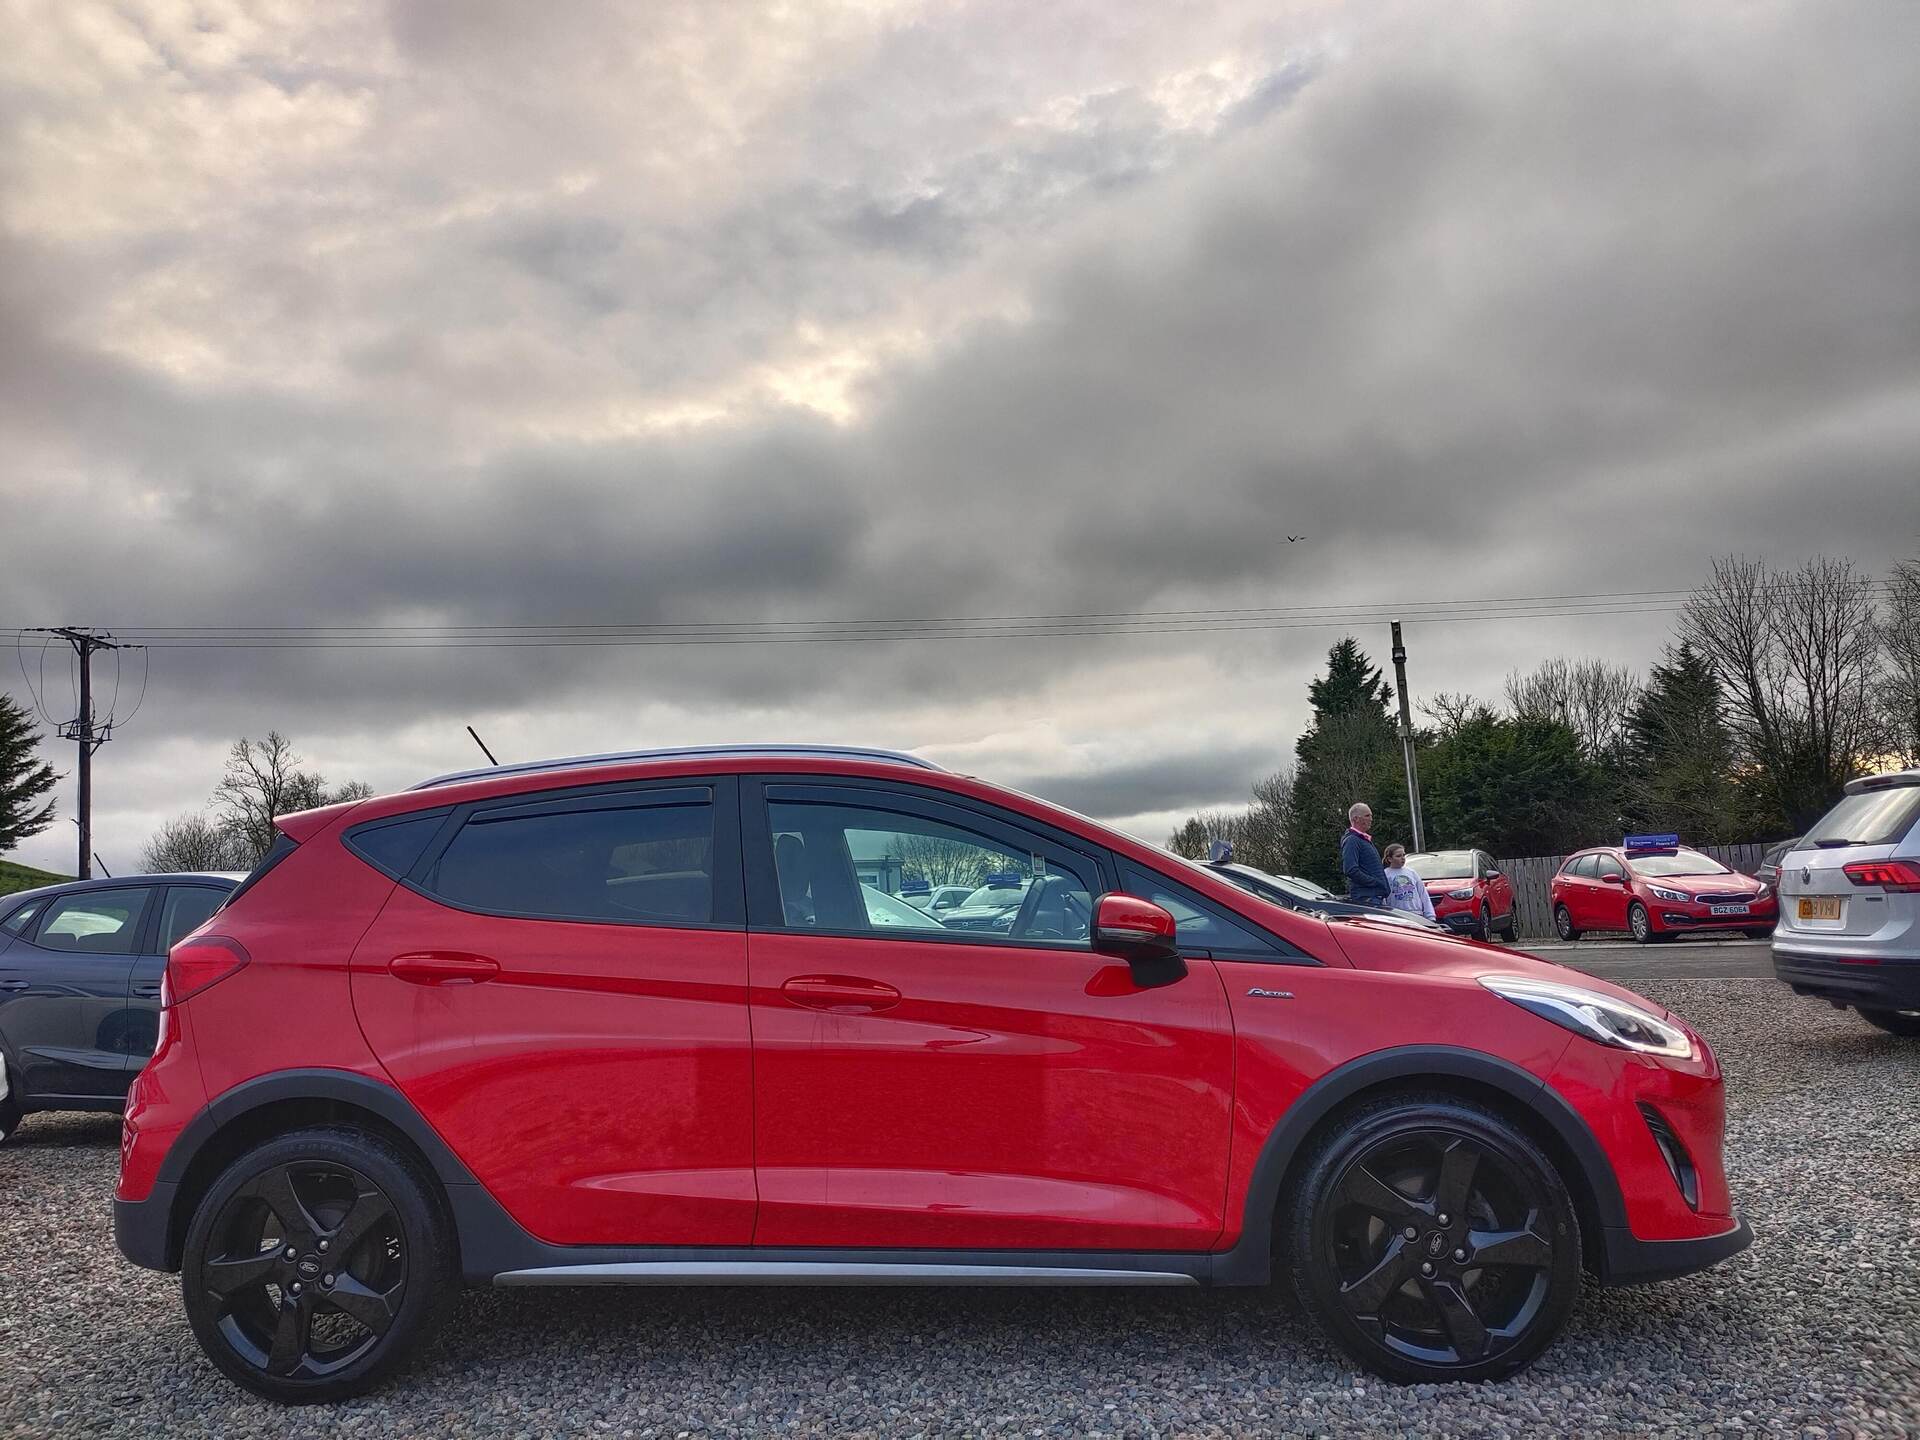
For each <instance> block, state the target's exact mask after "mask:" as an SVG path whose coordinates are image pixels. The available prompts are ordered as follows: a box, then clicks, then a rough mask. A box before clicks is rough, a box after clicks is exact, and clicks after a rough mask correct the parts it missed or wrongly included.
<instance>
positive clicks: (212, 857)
mask: <svg viewBox="0 0 1920 1440" xmlns="http://www.w3.org/2000/svg"><path fill="white" fill-rule="evenodd" d="M254 860H255V857H254V856H253V855H252V854H251V853H249V851H248V847H247V843H246V840H245V838H244V837H243V836H241V835H240V834H238V833H237V832H236V831H233V830H230V829H227V828H226V827H225V826H223V825H220V824H218V823H216V822H215V821H214V820H213V819H211V818H210V817H208V816H206V815H180V816H176V817H175V818H174V819H172V820H169V821H167V823H166V824H164V825H162V826H161V827H160V829H159V830H158V831H157V832H156V833H155V835H154V837H153V838H152V839H151V840H149V841H148V842H147V848H146V849H145V850H144V851H142V852H141V856H140V868H141V869H143V870H145V871H148V872H149V873H152V874H168V873H173V872H176V871H181V870H199V871H210V870H211V871H218V870H248V869H251V868H252V867H253V863H254Z"/></svg>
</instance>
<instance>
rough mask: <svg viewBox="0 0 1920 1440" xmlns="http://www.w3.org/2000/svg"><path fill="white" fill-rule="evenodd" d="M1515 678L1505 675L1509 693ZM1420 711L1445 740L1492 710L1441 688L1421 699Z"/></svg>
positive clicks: (1469, 696) (1480, 703)
mask: <svg viewBox="0 0 1920 1440" xmlns="http://www.w3.org/2000/svg"><path fill="white" fill-rule="evenodd" d="M1561 663H1562V664H1564V663H1565V662H1564V661H1562V662H1561ZM1516 678H1517V677H1515V676H1512V675H1509V676H1508V677H1507V691H1508V693H1509V694H1511V693H1512V691H1513V684H1514V680H1515V679H1516ZM1420 713H1421V714H1422V715H1424V716H1426V717H1427V719H1428V720H1430V721H1432V722H1433V728H1434V730H1435V731H1436V732H1437V733H1438V735H1439V737H1440V738H1441V739H1442V740H1446V739H1449V738H1451V737H1452V736H1455V735H1458V734H1459V733H1460V732H1461V730H1463V729H1464V728H1465V727H1466V725H1467V722H1468V721H1470V720H1473V719H1476V718H1478V717H1479V716H1481V715H1483V714H1484V715H1489V716H1491V715H1492V713H1493V712H1492V711H1491V710H1490V709H1488V708H1487V706H1486V704H1485V702H1483V701H1480V700H1476V699H1475V698H1474V697H1473V696H1471V695H1469V694H1467V692H1466V691H1464V690H1461V691H1452V690H1442V691H1441V692H1440V693H1439V694H1438V695H1435V696H1434V697H1433V698H1432V699H1430V700H1422V701H1421V702H1420Z"/></svg>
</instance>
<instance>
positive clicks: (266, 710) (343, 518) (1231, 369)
mask: <svg viewBox="0 0 1920 1440" xmlns="http://www.w3.org/2000/svg"><path fill="white" fill-rule="evenodd" d="M0 26H4V34H5V38H6V43H5V45H4V47H0V627H3V628H0V637H6V638H10V632H11V630H12V628H13V627H15V626H31V625H47V624H75V623H86V624H95V625H104V626H109V627H114V628H116V629H120V630H123V631H138V630H141V629H151V628H156V627H162V626H193V625H201V626H236V625H237V626H250V627H259V626H318V625H328V626H378V625H395V624H420V623H438V624H489V625H510V624H521V623H527V624H548V623H621V624H628V623H655V622H708V621H721V622H743V621H756V620H761V621H764V620H775V621H819V620H830V619H849V620H872V619H882V618H886V619H896V618H913V617H945V616H997V615H1054V614H1082V613H1089V612H1136V611H1175V610H1192V609H1201V608H1210V607H1234V608H1240V607H1302V606H1322V607H1329V608H1330V610H1332V611H1337V612H1340V613H1343V614H1344V613H1353V614H1359V613H1362V612H1364V613H1365V614H1366V615H1367V616H1369V617H1377V616H1378V615H1379V614H1381V613H1383V607H1384V608H1385V609H1391V608H1393V607H1395V606H1401V605H1404V606H1408V607H1411V606H1412V605H1414V604H1415V603H1416V602H1419V601H1423V600H1427V601H1430V600H1435V599H1440V600H1460V601H1471V600H1475V599H1479V598H1483V597H1513V596H1534V595H1563V594H1572V593H1588V592H1623V591H1652V590H1673V589H1680V588H1684V587H1687V586H1690V585H1692V584H1694V583H1696V582H1697V581H1698V580H1699V579H1700V578H1701V576H1702V574H1703V572H1704V569H1705V567H1706V564H1707V562H1708V560H1709V558H1710V557H1711V556H1712V555H1714V554H1716V553H1723V552H1729V551H1745V552H1748V553H1754V554H1762V555H1766V556H1770V557H1774V558H1777V559H1779V560H1781V561H1785V562H1797V561H1799V560H1800V559H1802V558H1804V557H1805V556H1807V555H1809V554H1813V553H1817V552H1824V553H1828V554H1839V555H1849V556H1852V557H1853V558H1855V559H1856V560H1857V561H1858V562H1859V563H1860V564H1861V565H1862V566H1864V567H1866V568H1868V569H1872V570H1876V571H1877V570H1880V569H1883V568H1884V567H1885V565H1886V564H1887V563H1888V562H1890V561H1891V560H1893V559H1895V558H1897V557H1899V556H1901V555H1904V554H1911V553H1915V552H1916V551H1920V6H1915V5H1912V4H1907V3H1894V0H1886V3H1877V0H1876V3H1868V0H1862V3H1845V0H1843V3H1839V4H1833V3H1823V4H1806V5H1794V4H1775V3H1765V0H1760V3H1745V4H1737V5H1735V4H1725V5H1723V4H1711V3H1689V4H1686V5H1673V4H1670V3H1662V4H1656V5H1648V6H1644V7H1642V6H1636V5H1631V4H1607V5H1589V4H1540V5H1524V6H1522V5H1511V6H1509V5H1499V4H1479V3H1449V4H1446V5H1433V4H1428V3H1421V4H1416V5H1407V6H1399V5H1372V4H1360V5H1327V4H1296V5H1291V6H1289V5H1284V4H1275V3H1274V0H1257V3H1245V4H1241V3H1190V4H1182V5H1180V6H1171V5H1165V4H1150V3H1139V4H1130V3H1121V0H1050V3H1047V4H1040V5H1036V4H1033V3H1031V0H990V3H975V4H931V3H908V0H901V3H890V0H845V3H837V4H836V3H831V0H808V3H806V4H798V5H796V4H791V3H784V0H783V3H777V4H767V5H755V4H751V3H745V0H740V3H731V0H649V3H647V4H644V5H635V4H629V3H606V4H585V3H573V0H555V3H549V4H538V5H536V4H528V3H525V0H393V3H392V4H390V5H382V4H373V3H347V0H337V3H328V4H324V5H315V4H310V3H305V0H262V3H251V4H249V3H240V0H205V3H195V0H151V3H144V4H142V3H134V0H123V3H118V4H97V3H89V0H0ZM1289 535H1300V536H1304V537H1306V538H1305V539H1303V540H1300V541H1298V542H1297V543H1290V542H1289V540H1288V538H1287V537H1288V536H1289ZM1409 613H1411V611H1409ZM1671 620H1672V616H1671V615H1670V614H1669V613H1665V612H1661V611H1653V612H1650V613H1629V614H1624V615H1612V616H1605V617H1600V616H1586V617H1579V618H1573V619H1566V618H1562V619H1529V620H1523V619H1507V620H1493V621H1489V620H1480V621H1462V622H1454V623H1444V624H1441V623H1426V624H1421V623H1413V624H1410V626H1409V630H1408V642H1409V646H1410V649H1411V651H1412V656H1413V687H1412V688H1413V690H1414V693H1415V694H1416V696H1419V695H1423V694H1431V693H1432V692H1434V691H1437V690H1451V691H1458V690H1472V691H1478V692H1481V693H1484V694H1487V695H1489V696H1491V695H1493V694H1495V693H1497V691H1498V689H1499V686H1500V681H1501V677H1502V676H1503V675H1504V674H1505V672H1506V671H1507V670H1509V669H1511V668H1514V667H1530V666H1531V665H1533V664H1534V663H1536V662H1537V661H1539V660H1541V659H1544V658H1546V657H1548V656H1551V655H1555V654H1568V655H1575V656H1579V655H1601V656H1606V657H1608V658H1612V659H1618V660H1622V661H1626V662H1630V663H1632V664H1634V665H1636V666H1640V665H1644V664H1645V663H1646V662H1647V661H1648V660H1650V659H1651V658H1653V657H1654V656H1655V655H1656V654H1657V653H1658V650H1659V647H1660V645H1661V643H1662V642H1663V641H1664V639H1665V638H1666V635H1667V632H1668V628H1669V626H1670V624H1671ZM1346 628H1348V627H1347V626H1343V625H1340V624H1320V623H1316V624H1312V625H1306V624H1300V623H1297V617H1295V621H1294V622H1293V623H1289V624H1288V625H1287V626H1286V627H1285V628H1277V627H1276V628H1265V629H1241V630H1238V631H1222V630H1220V629H1217V628H1206V627H1197V628H1194V629H1190V630H1186V631H1183V632H1181V633H1174V634H1157V635H1129V636H1111V635H1109V636H1070V637H1060V638H1048V639H967V640H936V639H920V640H913V641H907V642H889V643H876V644H858V645H855V644H812V643H809V644H788V645H760V644H744V645H724V646H671V647H666V646H646V647H639V646H627V647H618V648H615V647H607V648H586V647H571V648H565V649H557V648H556V649H544V648H527V647H518V648H499V649H476V648H463V649H448V648H436V649H412V650H407V651H403V652H395V653H379V652H371V651H367V650H364V649H334V650H300V651H292V652H285V653H273V652H266V651H261V650H257V649H254V650H247V649H179V648H174V649H156V650H154V651H152V652H150V653H149V659H150V663H151V674H150V683H149V684H148V686H147V690H146V695H145V699H144V703H143V705H142V707H141V709H140V711H139V713H138V715H137V716H135V717H133V719H132V720H131V722H130V723H129V724H127V726H126V728H125V729H124V731H123V732H121V733H120V734H119V735H118V736H117V738H116V739H115V740H114V742H113V743H112V744H111V745H109V746H107V747H106V748H105V749H104V750H103V751H102V752H101V754H100V756H99V759H98V762H97V770H96V774H97V788H96V797H97V799H96V805H97V812H96V827H97V832H96V833H97V844H98V848H99V850H100V852H101V854H102V856H103V857H104V858H105V860H106V862H107V864H108V865H109V866H111V867H113V868H114V869H116V870H119V869H122V868H125V867H129V866H131V865H132V864H133V863H134V860H135V858H136V857H137V855H138V853H139V850H140V847H141V845H142V843H143V842H144V840H145V839H146V837H147V835H148V834H149V833H150V832H151V830H152V828H153V827H154V826H155V825H156V824H157V823H158V822H160V821H161V820H162V819H164V818H165V817H167V816H169V815H171V814H176V813H179V812H181V811H183V810H188V809H192V808H195V807H197V806H199V805H200V804H202V803H203V802H204V800H205V798H206V796H207V794H208V792H209V791H210V790H211V789H212V788H213V786H214V784H215V782H216V781H217V779H218V777H219V771H220V762H221V755H222V751H223V750H224V749H225V747H226V746H227V744H228V743H230V742H231V740H232V739H233V738H234V737H235V736H236V735H240V734H259V733H262V732H264V731H265V730H266V729H267V728H268V727H277V728H278V729H280V730H282V731H283V732H285V733H287V734H288V735H290V736H292V737H293V738H294V740H295V742H296V744H297V747H298V748H299V750H300V751H301V753H302V754H303V755H304V756H306V757H307V759H308V760H309V761H310V762H311V763H312V764H313V765H314V766H315V767H317V768H319V769H320V770H322V771H323V772H324V773H325V774H326V775H327V776H328V778H329V779H332V780H336V781H339V780H347V779H364V780H367V781H369V782H371V783H372V784H374V785H376V786H378V787H382V788H385V787H397V786H400V785H403V784H407V783H410V782H412V781H413V780H415V779H418V778H420V777H422V776H424V775H427V774H431V773H435V772H437V771H441V770H446V769H450V768H455V767H459V766H464V765H467V764H470V763H473V762H474V761H476V759H477V758H478V756H477V753H476V752H475V751H474V750H473V748H472V745H471V742H470V741H469V740H468V739H467V737H466V735H465V733H464V731H463V729H462V726H463V725H465V724H467V723H469V722H471V723H472V724H474V725H475V726H477V727H478V728H479V730H480V732H481V733H482V734H483V735H484V736H485V737H486V738H487V740H488V742H489V743H490V744H491V745H492V746H493V748H494V749H495V750H496V751H497V752H498V753H499V754H500V755H501V756H502V758H514V759H519V758H531V757H535V756H539V755H544V754H554V753H569V752H580V751H590V750H599V749H611V748H621V747H630V746H642V745H654V744H675V743H693V742H713V741H726V740H805V741H835V742H848V743H871V744H883V745H894V746H902V747H910V748H914V749H918V750H922V751H924V752H925V753H927V754H928V755H930V756H932V757H934V758H936V759H939V760H942V761H944V762H947V763H949V764H953V765H956V766H960V767H963V768H966V769H968V770H970V771H972V772H974V773H978V774H981V775H984V776H986V777H988V778H992V779H998V780H1002V781H1006V782H1010V783H1013V784H1017V785H1019V786H1021V787H1023V788H1027V789H1032V790H1035V791H1037V792H1039V793H1042V794H1045V795H1047V796H1049V797H1051V798H1055V799H1059V800H1062V801H1064V802H1065V803H1068V804H1070V805H1073V806H1075V807H1077V808H1080V809H1084V810H1086V811H1089V812H1091V813H1093V814H1096V815H1099V816H1102V817H1104V818H1109V819H1112V820H1115V821H1118V822H1120V823H1122V824H1123V825H1125V826H1126V827H1127V828H1129V829H1132V830H1134V831H1136V832H1137V833H1141V834H1143V835H1146V836H1147V837H1148V838H1151V839H1156V840H1158V839H1161V838H1164V835H1165V833H1166V830H1167V828H1168V827H1169V825H1170V824H1171V823H1172V821H1173V820H1175V819H1177V818H1178V816H1179V814H1181V813H1183V812H1185V811H1187V810H1190V809H1192V808H1194V807H1197V806H1202V805H1214V804H1223V803H1232V802H1235V801H1237V800H1239V799H1241V798H1242V797H1243V796H1244V793H1245V791H1246V788H1247V786H1248V784H1249V783H1250V782H1251V781H1252V780H1253V779H1254V778H1255V777H1256V776H1257V775H1259V774H1261V773H1263V772H1265V771H1267V770H1269V769H1272V768H1273V767H1274V766H1275V765H1277V764H1278V763H1280V762H1281V761H1282V760H1284V759H1285V758H1287V757H1288V756H1289V755H1290V753H1291V750H1292V745H1293V741H1294V739H1295V737H1296V736H1297V734H1298V732H1299V730H1300V728H1301V726H1302V725H1303V723H1304V721H1305V711H1306V703H1305V692H1306V684H1307V681H1308V679H1309V678H1310V676H1311V674H1312V673H1313V671H1314V670H1315V668H1316V667H1317V665H1318V664H1319V662H1320V660H1321V659H1322V657H1323V656H1324V653H1325V650H1326V647H1327V646H1328V645H1329V644H1330V643H1332V642H1333V641H1334V640H1336V639H1338V638H1339V636H1340V635H1341V634H1342V633H1344V631H1345V629H1346ZM1356 633H1358V634H1359V635H1360V637H1361V639H1362V640H1363V642H1364V643H1365V644H1366V645H1367V647H1368V648H1369V649H1370V650H1371V651H1372V652H1373V653H1374V655H1375V656H1376V658H1379V659H1382V660H1384V659H1385V655H1386V651H1387V640H1386V632H1385V627H1384V626H1383V625H1381V624H1379V623H1377V621H1376V619H1374V618H1368V619H1367V620H1366V621H1365V623H1364V625H1360V626H1358V627H1356ZM23 662H24V666H25V670H26V672H27V675H29V676H31V678H32V681H33V686H34V688H35V690H36V691H37V690H38V689H39V688H40V686H41V676H42V671H41V669H40V666H41V665H42V663H43V662H44V665H45V670H44V675H45V689H46V691H47V692H48V693H47V695H46V696H45V697H44V698H45V699H46V700H47V703H48V705H49V707H50V708H51V709H53V710H56V711H64V712H65V713H64V714H62V715H61V716H60V717H59V718H68V716H69V715H70V714H71V710H72V704H73V701H72V692H71V689H70V676H69V666H68V662H67V660H66V659H64V658H63V657H62V655H61V654H60V653H59V652H57V651H56V652H51V653H48V654H46V655H45V656H43V655H42V654H41V651H40V648H39V646H38V645H37V644H36V643H34V642H32V641H28V642H25V643H24V644H23V646H22V647H20V649H19V650H18V651H17V653H16V654H15V655H0V663H4V666H5V670H4V678H0V688H5V689H6V690H8V691H10V692H11V693H13V694H14V695H15V696H16V697H18V698H21V699H22V700H25V699H26V698H27V693H26V692H27V688H28V687H27V681H26V679H25V678H23V674H22V664H23ZM101 666H102V668H101V670H100V672H99V673H100V677H101V680H102V684H103V687H105V688H111V685H112V682H113V680H114V667H113V662H112V661H111V660H108V661H104V662H101ZM142 670H143V665H142V662H141V660H140V659H139V658H138V657H133V658H130V659H129V660H128V662H127V667H126V670H125V672H124V674H123V675H122V677H121V692H120V707H119V708H120V710H121V712H122V713H123V714H124V713H125V711H126V710H127V709H128V708H129V706H130V704H131V699H132V694H133V692H136V691H138V689H139V687H140V677H141V674H142ZM48 754H49V755H50V756H51V757H52V758H54V759H55V760H56V762H57V763H58V764H59V766H60V767H61V768H62V769H63V771H67V772H70V771H71V769H72V764H73V757H72V746H71V745H67V744H61V743H57V742H55V743H50V745H49V747H48ZM60 801H61V813H62V816H63V818H62V819H61V820H60V821H59V823H58V825H57V826H56V827H55V828H54V829H51V830H49V831H48V832H47V833H46V834H44V835H43V836H41V837H39V838H37V839H35V840H33V841H31V842H29V843H28V844H27V845H26V846H25V847H23V849H22V850H21V851H20V852H19V856H18V858H21V859H24V860H27V861H29V862H32V863H38V864H45V865H48V866H50V867H54V868H58V869H62V870H69V871H70V870H71V868H72V860H73V854H72V846H73V833H74V832H73V829H72V826H71V825H70V824H69V823H68V821H67V820H66V819H65V818H64V817H65V816H67V815H70V814H71V813H72V785H71V780H70V779H68V780H67V781H65V782H63V784H62V787H61V791H60Z"/></svg>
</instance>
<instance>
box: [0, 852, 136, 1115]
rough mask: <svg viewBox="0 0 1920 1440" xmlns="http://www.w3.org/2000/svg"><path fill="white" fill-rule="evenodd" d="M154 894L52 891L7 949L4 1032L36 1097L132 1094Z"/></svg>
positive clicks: (3, 957)
mask: <svg viewBox="0 0 1920 1440" xmlns="http://www.w3.org/2000/svg"><path fill="white" fill-rule="evenodd" d="M152 900H153V889H152V887H151V886H145V885H116V886H111V887H104V888H89V889H85V890H72V891H68V892H67V893H65V894H62V895H56V896H52V897H50V898H49V899H48V900H47V901H46V902H45V904H43V905H42V906H41V907H40V910H39V913H38V914H37V915H35V916H34V918H33V919H32V920H31V921H30V922H29V923H28V925H27V926H26V927H25V929H24V930H23V932H22V933H21V934H20V935H18V936H16V937H15V939H14V941H13V943H12V944H11V945H9V946H8V947H7V949H6V952H5V953H4V954H0V1037H4V1043H5V1046H6V1049H7V1052H8V1058H9V1061H10V1063H11V1064H12V1066H13V1067H14V1070H15V1072H16V1073H17V1074H18V1076H19V1078H20V1082H21V1089H22V1091H23V1093H24V1094H25V1095H27V1096H29V1097H31V1098H32V1099H33V1100H34V1101H36V1102H38V1103H41V1104H47V1105H55V1106H57V1105H58V1104H59V1102H61V1101H63V1100H64V1101H82V1102H86V1101H98V1100H111V1099H116V1098H118V1097H120V1096H123V1095H124V1094H125V1093H126V1089H127V1073H126V1055H127V1045H128V1039H127V1033H128V1028H129V1025H130V1017H129V1016H128V1014H127V981H128V977H129V974H130V972H131V971H132V969H133V963H134V956H135V952H136V951H137V949H138V948H139V944H140V939H141V936H142V934H143V933H144V929H145V924H146V920H147V912H148V907H149V906H150V905H151V903H152Z"/></svg>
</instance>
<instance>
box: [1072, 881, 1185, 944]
mask: <svg viewBox="0 0 1920 1440" xmlns="http://www.w3.org/2000/svg"><path fill="white" fill-rule="evenodd" d="M1093 948H1094V949H1096V950H1100V951H1103V952H1105V953H1107V954H1109V955H1119V956H1122V957H1123V958H1125V959H1126V960H1128V961H1130V962H1138V961H1142V960H1149V961H1150V960H1171V959H1174V958H1175V957H1177V956H1178V955H1179V953H1180V931H1179V926H1178V925H1176V924H1175V923H1174V919H1173V912H1172V911H1170V910H1168V909H1167V908H1166V907H1165V906H1164V905H1156V904H1154V903H1153V901H1151V900H1142V899H1141V898H1140V897H1139V896H1138V895H1122V894H1121V893H1120V892H1118V891H1117V890H1109V891H1108V892H1107V893H1106V894H1104V895H1102V896H1101V897H1100V898H1099V899H1097V900H1095V901H1094V902H1093Z"/></svg>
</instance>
